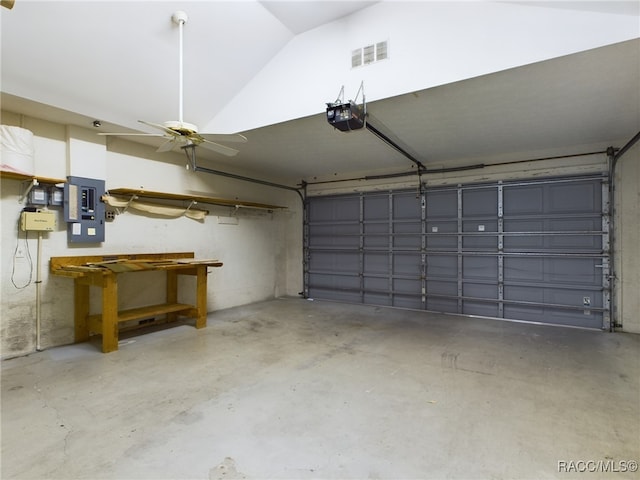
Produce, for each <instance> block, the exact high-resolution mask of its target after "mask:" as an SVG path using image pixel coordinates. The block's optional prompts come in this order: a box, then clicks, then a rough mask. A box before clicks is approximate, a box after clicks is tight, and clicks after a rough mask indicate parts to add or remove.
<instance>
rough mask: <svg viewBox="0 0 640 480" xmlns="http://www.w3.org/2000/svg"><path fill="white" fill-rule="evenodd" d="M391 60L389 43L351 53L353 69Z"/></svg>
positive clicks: (366, 47) (377, 44)
mask: <svg viewBox="0 0 640 480" xmlns="http://www.w3.org/2000/svg"><path fill="white" fill-rule="evenodd" d="M387 58H389V47H388V42H387V41H386V40H385V41H384V42H378V43H372V44H371V45H366V46H364V47H361V48H357V49H355V50H352V51H351V68H357V67H361V66H363V65H370V64H372V63H375V62H379V61H380V60H386V59H387Z"/></svg>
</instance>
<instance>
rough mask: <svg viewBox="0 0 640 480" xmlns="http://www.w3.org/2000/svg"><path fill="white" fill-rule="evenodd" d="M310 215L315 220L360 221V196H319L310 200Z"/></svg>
mask: <svg viewBox="0 0 640 480" xmlns="http://www.w3.org/2000/svg"><path fill="white" fill-rule="evenodd" d="M309 216H310V218H313V221H314V222H337V221H345V220H355V221H358V220H359V218H360V199H359V197H349V196H345V197H340V198H338V197H318V198H316V199H314V201H313V202H309Z"/></svg>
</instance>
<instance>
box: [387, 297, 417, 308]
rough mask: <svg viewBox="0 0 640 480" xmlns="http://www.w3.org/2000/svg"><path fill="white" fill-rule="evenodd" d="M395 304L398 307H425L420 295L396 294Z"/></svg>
mask: <svg viewBox="0 0 640 480" xmlns="http://www.w3.org/2000/svg"><path fill="white" fill-rule="evenodd" d="M393 306H394V307H398V308H414V309H422V308H424V307H423V305H422V301H421V299H420V297H415V296H405V295H394V297H393Z"/></svg>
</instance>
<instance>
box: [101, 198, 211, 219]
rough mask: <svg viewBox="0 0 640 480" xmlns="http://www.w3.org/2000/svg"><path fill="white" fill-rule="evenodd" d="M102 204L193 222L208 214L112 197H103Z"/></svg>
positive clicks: (190, 209)
mask: <svg viewBox="0 0 640 480" xmlns="http://www.w3.org/2000/svg"><path fill="white" fill-rule="evenodd" d="M102 199H103V200H104V202H105V203H106V204H107V205H109V206H112V207H116V208H133V209H135V210H138V211H141V212H146V213H153V214H155V215H162V216H163V217H172V218H179V217H183V216H184V217H188V218H191V219H193V220H204V217H205V216H206V215H207V214H208V213H209V212H208V211H207V210H201V209H198V208H196V209H194V208H181V207H173V206H171V205H161V204H158V203H149V202H141V201H139V200H136V199H135V197H134V198H133V199H127V198H116V197H114V196H113V195H103V197H102Z"/></svg>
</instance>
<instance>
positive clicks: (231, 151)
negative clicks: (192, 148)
mask: <svg viewBox="0 0 640 480" xmlns="http://www.w3.org/2000/svg"><path fill="white" fill-rule="evenodd" d="M194 143H196V142H194ZM196 145H202V146H203V147H205V148H207V149H208V150H213V151H214V152H218V153H221V154H222V155H226V156H227V157H233V156H235V155H237V154H238V150H236V149H235V148H231V147H225V146H224V145H219V144H217V143H215V142H211V141H209V140H207V139H206V138H203V139H202V142H198V143H196Z"/></svg>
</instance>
